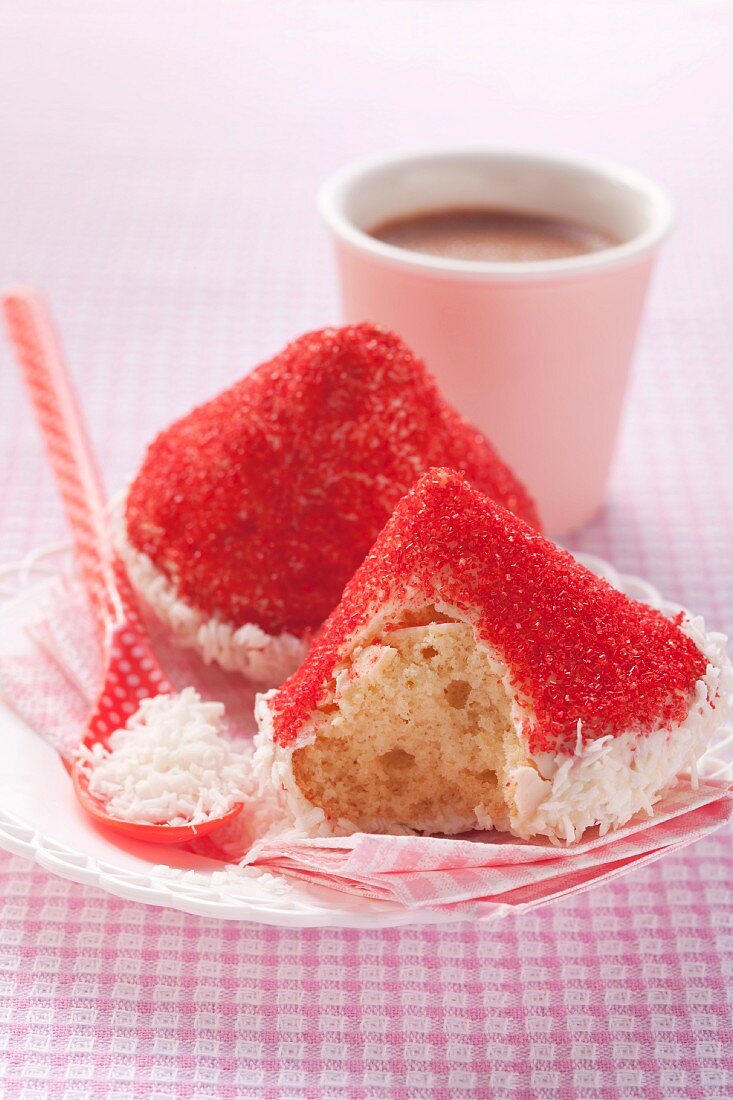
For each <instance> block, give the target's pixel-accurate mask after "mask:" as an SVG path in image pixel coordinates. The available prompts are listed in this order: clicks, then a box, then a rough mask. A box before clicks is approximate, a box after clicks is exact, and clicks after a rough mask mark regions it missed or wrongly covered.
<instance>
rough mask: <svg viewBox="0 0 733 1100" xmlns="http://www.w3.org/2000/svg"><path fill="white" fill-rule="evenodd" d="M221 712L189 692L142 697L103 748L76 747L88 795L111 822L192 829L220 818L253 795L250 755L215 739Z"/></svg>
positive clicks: (219, 736)
mask: <svg viewBox="0 0 733 1100" xmlns="http://www.w3.org/2000/svg"><path fill="white" fill-rule="evenodd" d="M223 715H224V707H223V705H222V704H221V703H215V702H204V700H202V698H201V696H200V695H199V694H198V692H197V691H196V690H195V689H194V688H191V687H188V688H185V689H184V690H183V691H181V692H180V693H177V694H174V695H158V696H156V697H155V698H153V699H145V700H143V702H142V703H141V704H140V707H139V709H138V710H137V711H136V712H135V714H133V716H132V717H131V718H130V719H129V720H128V722H127V724H126V726H125V727H124V728H122V729H118V730H115V732H114V733H113V734H112V735H111V737H110V738H109V746H108V747H107V748H105V747H104V746H103V745H101V744H99V743H97V744H95V745H94V746H93V747H92V748H87V747H85V746H82V747H80V749H79V758H80V760H81V762H82V766H83V769H84V771H85V773H86V774H87V776H88V783H89V793H90V794H91V795H93V796H94V797H95V798H98V799H99V800H100V801H102V802H103V803H104V804H105V808H106V810H107V812H108V814H109V815H110V816H111V817H116V818H119V819H121V820H123V821H134V822H140V823H147V824H168V825H197V824H201V823H202V822H204V821H207V820H208V819H210V818H212V817H221V816H223V815H224V814H226V813H227V812H228V811H229V810H231V808H232V806H234V805H235V804H236V803H237V802H241V801H243V800H244V799H245V798H246V797H248V796H249V795H250V794H251V792H252V790H253V785H254V784H253V778H252V768H251V755H250V754H249V753H246V754H245V753H238V752H235V751H233V749H232V747H231V745H230V743H229V742H228V741H227V740H226V738H225V737H223V736H222V731H223V723H222V718H223Z"/></svg>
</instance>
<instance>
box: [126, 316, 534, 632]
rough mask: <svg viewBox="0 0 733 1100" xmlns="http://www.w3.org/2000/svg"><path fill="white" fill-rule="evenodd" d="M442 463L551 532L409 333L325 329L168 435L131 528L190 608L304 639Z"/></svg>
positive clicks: (161, 440)
mask: <svg viewBox="0 0 733 1100" xmlns="http://www.w3.org/2000/svg"><path fill="white" fill-rule="evenodd" d="M445 465H447V466H452V467H454V468H456V469H459V470H461V471H462V472H463V473H465V474H466V476H467V477H468V478H469V480H470V481H471V483H472V484H473V485H475V486H476V487H477V488H480V489H481V490H482V491H483V492H485V493H487V494H488V495H489V496H491V497H492V498H494V499H495V500H498V501H500V502H501V503H502V504H503V505H505V507H507V508H510V509H512V510H513V511H515V512H517V514H518V515H521V516H522V517H523V518H524V519H526V520H527V521H528V522H529V523H532V524H533V525H535V526H539V522H538V519H537V515H536V512H535V510H534V505H533V504H532V502H531V500H530V499H529V497H528V495H527V493H526V491H525V489H524V488H523V486H522V485H521V484H520V483H519V482H518V481H517V479H516V478H515V477H514V475H513V474H512V473H511V471H510V470H509V469H508V468H507V467H506V466H505V465H504V463H503V462H502V461H501V460H500V459H499V458H498V456H497V455H496V453H495V452H494V450H493V448H492V447H491V446H490V445H489V443H488V442H487V440H486V439H485V438H484V437H483V436H482V435H481V433H480V432H478V431H477V430H476V429H475V428H473V427H472V426H471V425H470V424H469V423H468V422H467V421H466V420H464V419H463V417H461V416H459V415H458V413H457V412H455V411H454V410H453V409H452V408H451V407H450V406H449V405H447V404H446V402H445V401H444V399H443V398H442V396H441V394H440V392H439V391H438V388H437V386H436V384H435V382H434V381H433V379H432V377H431V376H430V375H429V374H428V373H427V371H426V369H425V366H424V364H423V363H422V362H421V361H420V360H419V359H416V358H415V356H414V355H413V354H412V353H411V352H410V350H409V349H408V348H407V347H406V346H405V345H404V344H403V343H402V341H401V340H400V339H399V338H398V337H397V336H394V335H392V334H391V333H388V332H384V331H382V330H381V329H379V328H375V327H374V326H373V325H356V326H353V327H347V328H341V329H324V330H323V331H322V332H313V333H310V334H308V335H306V336H302V337H301V338H300V339H299V340H296V341H294V343H292V344H290V345H289V346H288V347H287V348H286V349H285V350H284V351H283V352H282V353H281V354H280V355H278V356H276V357H275V358H274V359H272V360H270V361H269V362H268V363H264V364H263V365H262V366H260V367H258V368H257V370H255V371H254V372H253V373H252V374H250V375H248V376H247V377H246V378H244V379H243V380H242V381H241V382H238V383H237V384H236V385H235V386H232V387H231V389H228V390H226V391H225V392H224V393H222V394H220V395H219V396H218V397H216V398H214V400H213V401H210V402H208V404H205V405H202V406H201V407H200V408H197V409H195V410H194V411H193V412H191V413H189V415H188V416H185V417H184V418H183V419H181V420H179V421H178V422H177V423H175V424H173V425H172V427H170V428H169V429H168V430H167V431H164V432H163V433H162V434H161V435H159V436H158V438H157V439H156V440H155V441H154V443H153V444H152V446H151V447H150V448H149V450H148V453H147V456H146V458H145V462H144V463H143V466H142V469H141V471H140V473H139V475H138V477H137V478H136V480H135V482H134V483H133V485H132V487H131V489H130V493H129V496H128V501H127V534H128V537H129V539H130V541H131V543H132V544H133V545H134V546H135V547H136V548H137V549H138V550H141V551H142V552H143V553H145V554H147V555H148V556H149V557H150V558H152V560H153V562H155V564H156V565H157V567H158V568H159V569H160V570H162V572H163V573H165V574H166V575H167V576H168V577H169V578H170V579H171V580H172V581H173V582H174V583H175V584H176V586H177V588H178V591H179V594H180V596H181V597H182V598H183V599H184V600H185V601H186V602H187V603H188V604H189V605H190V606H193V607H195V608H197V609H198V610H200V611H202V612H204V614H207V615H213V614H218V615H219V616H220V617H221V618H223V619H224V620H226V621H228V622H231V623H233V624H234V625H235V626H240V625H242V624H243V623H247V622H253V623H257V624H259V625H260V626H262V627H263V628H264V629H265V630H267V631H268V632H269V633H271V634H277V633H280V632H282V631H291V632H292V633H294V634H299V635H300V634H304V633H306V632H308V631H310V630H312V629H314V628H317V627H318V626H320V624H321V623H322V622H323V620H324V619H325V618H326V616H327V615H328V614H329V613H330V612H331V611H332V609H333V608H334V607H335V605H336V604H337V603H338V600H339V597H340V596H341V592H342V589H343V587H344V584H345V583H346V581H347V580H348V578H349V577H350V576H351V574H352V573H353V571H354V569H355V568H356V567H357V566H358V565H359V563H360V562H361V561H362V560H363V558H364V555H365V554H366V553H367V551H368V549H369V547H370V546H371V545H372V543H373V541H374V539H375V538H376V537H377V535H378V533H379V531H380V530H381V528H382V527H383V525H384V523H385V522H386V520H387V518H388V517H389V515H390V513H391V512H392V509H393V508H394V507H395V505H396V504H397V502H398V500H399V499H400V498H401V497H402V496H403V494H404V493H405V492H406V491H407V489H408V488H409V487H410V486H411V485H412V484H414V482H415V481H416V480H417V478H418V477H419V476H420V475H421V474H422V473H424V472H425V470H427V469H428V468H429V467H431V466H445Z"/></svg>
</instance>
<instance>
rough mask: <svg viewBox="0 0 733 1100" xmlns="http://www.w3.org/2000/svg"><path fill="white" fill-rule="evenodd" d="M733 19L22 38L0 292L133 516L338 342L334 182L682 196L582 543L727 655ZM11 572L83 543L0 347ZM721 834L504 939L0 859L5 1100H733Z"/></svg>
mask: <svg viewBox="0 0 733 1100" xmlns="http://www.w3.org/2000/svg"><path fill="white" fill-rule="evenodd" d="M732 36H733V6H731V5H730V4H729V3H725V2H715V0H707V2H706V0H697V2H683V0H680V2H677V3H674V4H673V3H670V2H669V0H661V2H657V0H646V2H645V3H644V4H639V3H627V2H624V0H615V2H603V3H596V4H592V5H591V4H588V3H586V2H584V0H578V2H572V3H567V2H564V0H556V2H555V3H552V4H548V3H535V2H525V3H521V4H518V3H515V2H508V0H507V2H504V0H498V2H491V3H489V2H486V3H479V2H476V0H470V2H467V3H463V2H462V0H453V2H452V3H441V2H437V0H436V2H433V0H421V2H419V3H417V2H412V0H409V2H408V0H397V2H395V0H370V2H366V0H350V2H349V3H348V4H339V3H337V2H336V0H333V2H328V0H318V2H315V3H310V4H302V3H297V2H295V3H290V2H282V0H271V2H270V3H267V4H264V3H263V4H259V5H255V4H245V3H234V2H228V3H227V2H223V0H209V3H205V4H204V3H193V2H187V0H176V2H173V0H157V2H155V3H152V4H151V3H145V4H144V3H141V2H138V0H128V2H127V3H125V4H112V3H109V2H102V0H98V2H97V3H94V4H92V3H80V2H76V0H66V2H64V3H60V4H59V3H56V4H52V3H50V2H46V3H39V2H34V0H6V2H5V3H4V4H3V5H2V6H0V103H1V104H2V105H3V107H4V110H2V111H1V112H0V149H1V150H2V175H1V178H2V195H3V201H2V203H0V278H1V279H2V281H3V282H7V281H9V280H18V281H25V282H30V283H33V284H37V285H39V286H41V287H42V288H43V289H45V290H46V291H47V292H48V293H49V295H50V296H51V298H52V300H53V302H54V306H55V309H56V312H57V314H58V317H59V320H60V323H61V325H62V327H63V331H64V334H65V339H66V343H67V346H68V351H69V355H70V359H71V362H72V365H73V368H74V371H75V375H76V378H77V380H78V383H79V387H80V391H81V394H82V398H83V402H84V406H85V409H86V412H87V413H88V415H89V418H90V420H91V427H92V435H93V437H94V441H95V444H96V446H97V448H98V451H99V454H100V457H101V462H102V466H103V469H104V473H105V477H106V480H107V484H108V486H109V488H110V489H116V488H118V487H119V486H120V485H121V484H122V482H123V479H124V477H125V475H126V473H127V472H128V471H130V470H132V469H133V468H134V467H135V465H136V463H137V461H138V460H139V457H140V455H141V451H142V447H143V445H144V443H145V442H146V440H148V439H149V438H150V436H151V434H152V433H153V432H154V431H155V430H156V428H158V427H160V426H162V425H163V424H164V423H166V422H167V421H168V420H170V419H171V418H172V417H173V416H175V415H177V414H178V413H180V412H183V411H184V410H185V409H187V408H189V407H190V406H191V404H192V403H194V402H195V401H197V400H199V399H201V398H203V397H205V396H207V395H209V394H211V393H212V392H214V391H215V390H216V389H217V387H220V386H222V385H224V384H225V383H227V382H229V381H231V380H233V379H234V378H236V377H237V376H238V375H239V374H241V373H242V372H243V371H244V370H246V369H247V368H248V367H249V366H250V365H252V364H254V363H255V362H257V360H258V358H261V357H263V356H266V355H268V354H269V353H271V352H273V351H275V350H277V348H278V347H279V346H280V345H281V344H282V343H283V342H284V341H285V340H287V339H288V338H289V337H291V336H293V335H295V334H297V333H298V332H299V331H301V330H303V329H305V328H307V327H312V326H317V325H320V324H323V323H329V322H331V321H333V320H335V319H338V309H337V302H336V293H335V275H334V268H333V264H332V258H331V256H330V252H329V249H328V244H327V240H326V234H325V232H324V231H323V230H322V229H321V227H320V225H319V224H318V221H317V218H316V216H315V214H314V210H313V194H314V191H315V189H316V187H317V185H318V183H319V182H320V181H321V179H322V178H323V177H324V176H325V175H327V174H328V173H329V172H330V171H332V170H333V169H334V168H336V167H337V166H338V165H340V164H341V163H342V162H344V161H346V160H348V159H349V158H351V157H353V156H357V155H363V154H365V153H371V152H374V153H376V152H380V151H383V150H388V149H393V148H400V147H405V146H419V145H428V144H429V145H434V144H438V143H441V142H454V143H461V142H477V141H487V142H492V143H497V144H502V143H503V144H515V145H540V146H557V147H559V148H562V149H569V150H573V151H577V152H580V153H586V154H591V155H601V156H604V157H607V158H610V159H617V160H620V161H623V162H627V163H629V164H632V165H634V166H636V167H638V168H639V169H641V170H644V171H647V172H648V173H649V174H651V175H653V176H655V177H657V178H658V179H659V180H660V181H661V182H662V183H664V184H666V185H667V186H668V187H669V189H670V190H671V191H672V193H673V196H674V198H675V199H676V201H677V204H678V208H679V226H678V231H677V233H676V236H675V238H674V240H673V241H672V242H671V243H670V245H669V247H668V249H667V251H666V253H665V254H664V256H663V260H662V263H661V267H660V271H659V274H658V278H657V280H656V285H655V288H654V292H653V296H652V302H651V308H650V312H649V316H648V319H647V323H646V326H645V329H644V335H643V341H642V347H641V350H640V355H639V358H638V361H637V365H636V370H635V375H634V381H633V386H632V390H631V393H630V400H629V404H628V408H627V414H626V418H625V421H624V429H623V434H622V438H621V440H620V445H619V449H618V453H617V457H616V463H615V466H614V474H613V479H612V483H611V486H610V490H609V496H608V504H607V507H606V510H605V512H604V514H603V515H602V516H601V517H600V518H599V519H598V520H597V521H596V522H595V523H594V524H592V525H591V526H590V527H589V528H587V529H586V530H585V531H583V532H582V534H581V535H579V536H578V537H577V539H576V540H575V545H576V546H578V547H581V548H583V549H585V550H589V551H592V552H596V553H599V554H601V555H602V556H605V557H608V558H610V559H611V560H612V561H613V562H614V563H615V564H616V565H617V566H618V567H619V568H621V569H622V570H626V571H630V572H637V573H640V574H643V575H644V576H646V577H648V578H649V579H650V580H651V581H653V582H654V583H655V584H657V585H658V586H659V587H660V588H661V589H662V590H663V591H664V592H665V594H666V595H668V596H669V597H671V598H675V599H679V600H680V601H682V602H684V603H686V604H688V605H689V606H690V607H692V608H694V609H695V610H698V611H701V612H703V613H704V614H705V615H706V617H707V618H708V620H709V622H710V623H711V625H713V626H715V627H717V628H721V629H724V630H726V631H727V632H728V633H729V634H730V633H733V566H732V565H731V553H730V541H731V535H733V478H731V469H733V443H732V442H731V438H732V437H731V431H730V425H729V421H730V416H731V412H733V373H732V372H731V365H730V363H731V352H732V351H733V332H732V330H731V306H730V287H731V285H733V251H732V250H731V240H732V239H733V204H732V203H731V199H730V181H731V179H732V178H733V139H732V138H731V135H733V95H732V94H731V91H732V90H733V78H731V75H730V65H729V58H730V55H731V37H732ZM0 382H1V386H2V392H1V398H0V469H2V470H3V477H2V479H1V480H0V558H2V559H3V560H6V559H15V558H18V557H20V556H22V554H23V553H24V552H26V551H27V550H30V549H31V548H32V547H34V546H36V545H37V544H39V543H42V542H44V541H48V540H52V539H56V538H58V537H62V536H63V535H64V524H63V520H62V518H61V512H60V508H59V505H58V503H57V500H56V496H55V492H54V490H53V487H52V483H51V478H50V475H49V473H48V471H47V469H46V466H45V464H44V461H43V459H42V457H41V451H40V447H39V444H38V439H37V436H36V432H35V428H34V425H33V423H32V420H31V416H30V413H29V411H28V408H27V405H26V403H25V399H24V397H23V395H22V394H21V392H20V388H19V386H18V384H17V382H16V379H15V375H14V369H13V367H12V365H11V363H10V360H9V357H8V353H7V348H6V346H5V344H4V343H3V345H2V347H0ZM732 879H733V851H732V848H731V835H730V832H729V831H728V832H723V833H719V834H717V835H716V836H715V837H713V838H712V839H710V840H708V841H705V842H703V843H701V844H700V845H698V846H697V847H696V848H694V849H690V850H689V851H686V852H683V853H681V854H680V855H677V856H672V857H670V858H669V859H666V860H663V861H662V862H661V863H659V864H658V865H655V866H653V867H650V868H648V869H646V870H641V871H639V872H636V873H634V874H632V875H630V876H629V877H628V878H626V879H624V880H622V881H620V882H618V883H617V884H615V885H613V886H610V887H607V888H603V889H599V890H597V891H595V892H593V893H589V894H588V895H583V896H581V897H579V898H577V899H575V900H570V901H567V902H564V903H560V904H557V905H555V906H553V907H551V908H548V909H544V910H540V911H538V912H537V913H534V914H531V915H527V916H524V917H522V918H519V919H511V920H507V921H506V922H504V923H502V924H500V925H497V926H495V927H494V928H492V929H490V930H487V931H484V932H479V931H477V930H476V929H475V928H473V927H471V926H465V927H462V928H457V929H454V930H441V931H438V930H416V931H401V932H397V931H391V932H385V933H370V934H363V933H350V932H333V933H319V932H302V933H301V932H296V931H291V932H280V931H276V930H268V929H263V928H258V927H256V926H254V925H253V926H236V925H224V924H215V923H213V922H209V921H205V920H196V919H195V918H190V917H186V916H183V915H180V914H176V913H172V912H161V911H158V910H154V909H150V908H145V907H140V906H134V905H131V904H128V903H127V902H124V901H121V900H117V899H115V898H112V897H107V896H104V895H102V894H100V893H98V892H95V891H92V890H88V889H84V888H82V887H79V886H75V885H71V884H69V883H65V882H62V881H60V880H58V879H55V878H52V877H50V876H48V875H46V873H45V872H43V871H41V870H39V869H37V868H33V867H32V866H31V865H30V864H27V863H24V862H23V861H22V860H20V859H14V858H11V857H8V856H5V855H2V854H0V1095H3V1096H8V1097H21V1096H28V1097H45V1096H54V1097H55V1096H69V1097H71V1096H73V1097H95V1098H96V1097H110V1098H111V1097H120V1098H122V1097H125V1098H127V1097H138V1096H140V1097H142V1096H145V1097H149V1096H160V1097H163V1096H165V1097H169V1096H182V1097H187V1096H191V1097H194V1096H195V1097H202V1096H212V1097H220V1096H221V1097H234V1096H245V1097H246V1096H253V1097H260V1096H265V1097H273V1098H274V1097H277V1098H279V1097H312V1098H314V1100H320V1098H321V1097H329V1096H332V1097H339V1098H340V1097H371V1096H374V1097H445V1098H448V1097H451V1098H452V1097H474V1096H497V1097H515V1096H527V1097H529V1096H538V1097H557V1096H578V1097H583V1098H586V1097H588V1098H594V1097H599V1098H606V1097H639V1098H648V1097H651V1098H656V1097H680V1098H685V1097H705V1098H707V1097H728V1096H730V1095H731V1093H732V1092H733V1043H732V1040H733V1027H732V1022H731V1002H730V998H731V996H732V994H731V987H732V986H733V983H732V982H731V977H732V976H733V916H732V915H731V914H732V912H733V906H731V902H733V893H732V892H731V888H730V882H731V880H732Z"/></svg>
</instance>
